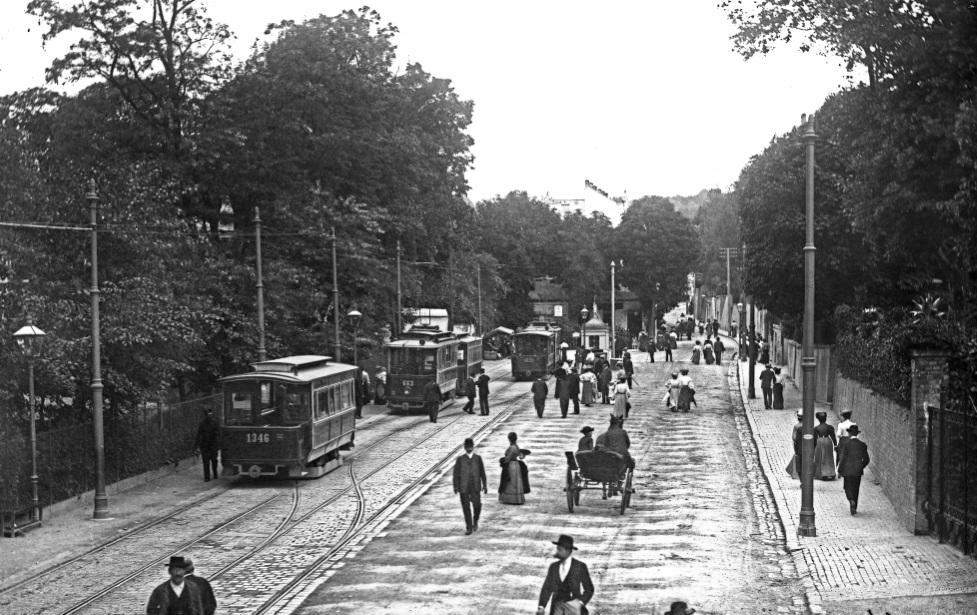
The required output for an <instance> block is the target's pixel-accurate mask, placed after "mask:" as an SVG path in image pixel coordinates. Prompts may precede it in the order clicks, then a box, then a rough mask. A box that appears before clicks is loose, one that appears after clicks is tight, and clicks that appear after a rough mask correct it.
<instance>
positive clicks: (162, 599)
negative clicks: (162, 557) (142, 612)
mask: <svg viewBox="0 0 977 615" xmlns="http://www.w3.org/2000/svg"><path fill="white" fill-rule="evenodd" d="M567 576H569V575H567ZM557 578H559V577H557ZM183 584H184V585H185V589H184V590H183V591H185V592H188V593H189V598H190V615H204V603H203V600H202V599H201V596H200V586H198V585H197V584H195V583H192V582H191V583H187V582H186V580H184V581H183ZM171 595H172V594H171V590H170V581H169V579H167V580H166V581H164V582H163V583H160V584H159V585H157V586H156V589H154V590H153V593H152V594H151V595H150V596H149V603H148V604H146V615H166V612H167V610H169V608H170V599H171Z"/></svg>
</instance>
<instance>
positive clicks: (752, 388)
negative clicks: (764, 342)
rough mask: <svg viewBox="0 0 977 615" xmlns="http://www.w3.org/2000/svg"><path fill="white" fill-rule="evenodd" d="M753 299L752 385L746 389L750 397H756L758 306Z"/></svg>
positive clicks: (751, 336) (751, 335) (751, 326)
mask: <svg viewBox="0 0 977 615" xmlns="http://www.w3.org/2000/svg"><path fill="white" fill-rule="evenodd" d="M753 301H754V297H750V338H749V339H748V340H747V343H748V344H749V345H750V348H749V352H750V386H749V388H748V389H747V391H746V396H747V397H748V398H749V399H756V351H757V344H756V306H755V305H753Z"/></svg>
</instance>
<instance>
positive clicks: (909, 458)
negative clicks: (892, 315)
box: [834, 351, 947, 534]
mask: <svg viewBox="0 0 977 615" xmlns="http://www.w3.org/2000/svg"><path fill="white" fill-rule="evenodd" d="M946 360H947V357H946V354H945V353H943V352H935V351H914V352H913V358H912V381H913V383H912V391H913V392H912V400H911V403H910V407H909V408H906V407H903V406H900V405H899V404H897V403H895V402H893V401H889V400H888V399H885V398H882V397H879V396H877V395H874V394H873V393H872V392H871V391H870V390H869V389H866V388H864V387H862V386H861V385H860V384H858V383H857V382H855V381H853V380H849V379H847V378H845V377H844V375H843V374H841V373H840V372H838V373H837V374H836V376H835V380H834V410H835V412H836V413H838V416H839V417H840V416H841V411H842V410H851V411H852V420H853V421H854V422H855V423H857V424H858V426H859V428H860V429H861V438H862V440H864V441H865V443H866V444H867V445H868V451H869V455H870V456H871V458H872V463H871V465H870V466H869V467H870V468H871V470H872V473H873V474H874V476H875V479H876V480H877V481H878V482H879V483H880V484H881V486H882V491H883V492H884V493H885V495H886V496H887V497H888V498H889V500H890V501H891V502H892V505H893V507H895V509H896V513H897V514H898V515H899V518H900V520H901V521H902V523H903V525H904V526H905V528H906V529H907V530H908V531H910V532H913V533H914V534H925V533H927V532H928V531H929V527H928V524H927V520H926V513H925V511H923V508H922V506H923V503H924V502H925V500H926V493H927V489H926V487H927V483H926V480H927V476H928V473H927V470H928V468H927V465H926V464H927V453H926V451H927V446H928V443H927V440H926V438H927V424H926V410H925V404H930V405H939V403H940V388H941V386H942V385H943V382H944V379H945V377H946V376H945V374H946Z"/></svg>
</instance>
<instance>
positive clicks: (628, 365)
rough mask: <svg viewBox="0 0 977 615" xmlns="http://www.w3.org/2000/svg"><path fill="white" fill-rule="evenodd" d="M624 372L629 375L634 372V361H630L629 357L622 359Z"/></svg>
mask: <svg viewBox="0 0 977 615" xmlns="http://www.w3.org/2000/svg"><path fill="white" fill-rule="evenodd" d="M623 363H624V373H625V374H628V375H631V374H633V373H634V363H632V362H631V357H628V358H627V359H624V361H623Z"/></svg>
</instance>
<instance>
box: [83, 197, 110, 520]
mask: <svg viewBox="0 0 977 615" xmlns="http://www.w3.org/2000/svg"><path fill="white" fill-rule="evenodd" d="M85 198H86V199H87V200H88V205H89V210H90V213H91V224H90V226H91V229H92V287H91V289H90V290H89V294H90V295H91V297H92V414H93V415H94V424H95V425H94V426H95V511H94V513H93V514H92V518H93V519H97V520H108V519H110V518H111V517H110V516H109V496H108V495H106V493H105V428H104V423H103V420H102V388H103V387H102V349H101V344H102V342H101V336H100V330H101V326H100V325H99V320H98V303H99V295H100V292H99V290H98V193H97V192H96V191H95V180H94V179H92V180H89V181H88V194H87V195H85Z"/></svg>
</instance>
